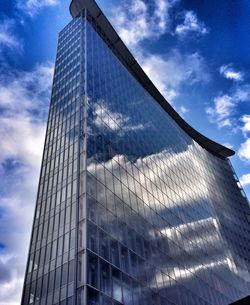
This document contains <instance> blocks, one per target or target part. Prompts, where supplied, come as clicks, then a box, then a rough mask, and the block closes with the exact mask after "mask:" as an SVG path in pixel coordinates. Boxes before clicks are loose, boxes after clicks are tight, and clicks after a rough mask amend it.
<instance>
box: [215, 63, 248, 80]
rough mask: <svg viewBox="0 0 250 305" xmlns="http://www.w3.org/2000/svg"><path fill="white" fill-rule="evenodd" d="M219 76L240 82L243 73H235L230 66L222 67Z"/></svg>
mask: <svg viewBox="0 0 250 305" xmlns="http://www.w3.org/2000/svg"><path fill="white" fill-rule="evenodd" d="M220 74H221V75H222V76H224V77H225V78H227V79H231V80H234V81H242V80H243V73H242V72H240V71H236V69H234V68H233V66H232V64H229V65H224V66H221V67H220Z"/></svg>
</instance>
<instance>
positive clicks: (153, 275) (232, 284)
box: [86, 16, 250, 305]
mask: <svg viewBox="0 0 250 305" xmlns="http://www.w3.org/2000/svg"><path fill="white" fill-rule="evenodd" d="M86 35H87V36H86V37H87V48H86V50H87V66H86V69H87V99H88V101H87V131H88V132H87V177H86V182H87V189H86V191H87V282H88V288H87V300H88V301H87V304H88V305H89V304H91V305H92V304H113V305H118V304H124V305H132V304H133V305H139V304H140V305H152V304H154V305H163V304H164V305H167V304H178V305H191V304H199V305H205V304H206V305H208V304H213V305H226V304H229V303H230V302H231V301H232V300H236V299H239V298H241V297H243V296H245V295H246V294H247V293H249V282H248V281H249V271H248V268H247V264H246V262H245V260H244V258H243V257H244V256H242V259H240V262H237V259H236V258H237V257H239V255H238V254H239V253H241V252H245V257H247V255H246V254H248V257H249V253H250V252H249V223H248V222H247V219H246V217H245V215H244V213H243V209H241V207H240V206H239V205H240V203H241V204H243V205H245V206H246V205H247V201H246V199H245V198H244V197H243V195H242V194H241V192H240V189H239V188H238V187H237V184H236V181H235V178H234V176H233V172H232V169H231V167H230V164H229V163H228V161H227V160H222V159H219V158H218V157H215V156H214V155H212V154H211V153H209V152H208V151H206V150H205V149H203V148H202V147H201V146H199V145H198V144H197V143H195V142H194V141H193V140H192V139H191V138H190V137H189V136H188V135H187V134H186V133H185V132H184V131H183V130H182V129H181V128H180V127H179V126H178V125H177V124H176V123H175V122H174V121H173V120H172V119H171V118H170V117H169V115H168V114H167V113H166V112H165V111H164V110H163V109H162V108H161V107H160V105H159V104H158V103H157V102H156V101H155V100H154V99H153V98H152V97H151V96H150V95H149V94H148V93H147V92H146V90H145V89H144V88H143V87H142V86H141V85H140V84H139V83H138V82H137V81H136V80H135V79H134V77H133V76H132V75H131V74H130V73H129V72H128V71H127V69H126V67H124V65H122V63H121V62H120V61H119V60H118V58H117V57H116V56H115V54H114V53H113V52H112V50H111V48H112V47H110V46H109V42H108V41H107V40H106V38H105V37H104V35H103V34H102V31H101V29H100V28H99V27H98V26H97V25H96V23H95V21H94V20H92V18H91V16H88V21H87V24H86ZM234 224H237V226H234ZM245 230H248V235H247V231H245ZM234 234H235V235H234ZM236 234H237V239H235V240H234V237H235V238H236ZM241 234H242V236H244V238H243V239H240V235H241ZM244 239H245V242H244ZM236 240H237V242H236ZM236 248H237V250H236ZM244 248H246V249H244ZM248 266H249V265H248Z"/></svg>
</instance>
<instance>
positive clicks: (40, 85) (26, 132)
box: [0, 0, 250, 305]
mask: <svg viewBox="0 0 250 305" xmlns="http://www.w3.org/2000/svg"><path fill="white" fill-rule="evenodd" d="M69 2H70V1H69V0H0V305H18V304H20V298H21V291H22V285H23V276H24V270H25V265H26V261H27V252H28V245H29V239H30V234H31V225H32V218H33V214H34V208H35V199H36V192H37V185H38V177H39V171H40V165H41V158H42V151H43V143H44V136H45V127H46V120H47V115H48V107H49V99H50V91H51V85H52V77H53V68H54V62H55V56H56V45H57V35H58V32H59V31H60V30H61V29H62V28H63V27H64V26H65V25H66V24H67V23H68V22H69V21H70V20H71V17H70V14H69V11H68V7H69ZM97 3H98V4H99V6H100V8H101V9H102V10H103V11H104V13H105V14H106V16H107V17H108V18H109V19H110V21H111V22H112V24H113V26H114V27H115V29H116V30H117V31H118V33H119V34H120V36H121V38H122V39H123V41H124V42H125V43H126V45H127V46H128V48H129V49H130V51H131V52H132V53H133V55H134V56H135V58H136V59H137V60H138V62H139V63H140V65H141V66H142V67H143V69H144V71H145V72H146V73H147V74H148V76H149V77H150V79H151V80H152V81H153V83H154V84H155V85H156V87H157V88H158V89H159V90H160V91H161V93H162V94H163V95H164V96H165V98H166V99H167V100H168V101H169V102H170V103H171V104H172V106H173V107H174V108H175V109H176V110H177V111H178V112H179V113H180V114H181V115H182V116H183V117H184V118H185V120H187V122H188V123H189V124H191V125H192V126H193V127H194V128H196V129H197V130H199V131H200V132H201V133H203V134H205V135H206V136H208V137H209V138H211V139H213V140H215V141H217V142H219V143H221V144H224V145H226V146H227V147H229V148H232V149H233V150H235V151H236V154H235V156H233V157H232V158H230V159H231V162H232V164H233V166H234V168H235V171H236V173H237V175H238V177H239V179H240V181H241V184H242V186H243V187H244V189H245V191H246V194H247V195H248V197H249V198H250V33H249V32H250V18H249V16H250V1H248V0H241V1H228V0H220V1H218V0H210V1H205V0H201V1H196V0H126V1H125V0H123V1H122V0H110V1H104V0H99V1H97Z"/></svg>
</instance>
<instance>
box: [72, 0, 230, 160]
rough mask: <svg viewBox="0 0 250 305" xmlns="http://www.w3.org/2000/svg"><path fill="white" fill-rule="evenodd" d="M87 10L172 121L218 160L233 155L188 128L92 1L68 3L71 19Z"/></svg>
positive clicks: (111, 44)
mask: <svg viewBox="0 0 250 305" xmlns="http://www.w3.org/2000/svg"><path fill="white" fill-rule="evenodd" d="M85 8H86V9H87V10H88V12H89V13H90V14H91V16H92V17H93V18H94V19H95V21H96V23H97V24H98V25H99V26H100V28H101V29H102V31H103V32H104V34H105V36H106V37H107V40H108V41H109V45H108V46H109V47H110V48H111V49H112V50H113V52H114V53H115V54H116V56H117V57H118V58H119V60H120V61H121V62H122V63H123V64H124V65H125V66H126V68H127V69H128V70H129V72H130V73H131V74H132V75H133V76H134V77H135V78H136V80H137V81H138V82H139V83H140V84H141V85H142V86H143V87H144V88H145V89H146V90H147V92H148V93H149V94H150V95H151V96H152V97H153V98H154V99H155V100H156V101H157V102H158V104H160V105H161V107H162V108H163V109H164V110H165V111H166V112H167V113H168V114H169V115H170V116H171V117H172V119H173V120H174V121H175V122H176V123H177V124H178V125H179V126H180V127H181V128H182V129H183V130H184V131H185V132H186V133H187V134H188V135H189V136H190V137H191V138H192V139H193V140H195V141H196V142H197V143H198V144H199V145H200V146H201V147H203V148H204V149H206V150H207V151H209V152H210V153H212V154H214V155H216V156H217V157H219V158H222V159H226V158H228V157H230V156H233V155H234V154H235V151H233V150H232V149H229V148H227V147H225V146H223V145H221V144H219V143H217V142H215V141H213V140H211V139H209V138H208V137H206V136H204V135H203V134H201V133H200V132H199V131H197V130H196V129H194V128H193V127H192V126H190V125H189V124H188V123H187V122H186V121H185V120H184V119H183V118H182V117H181V116H180V115H179V114H178V112H177V111H175V110H174V108H173V107H172V106H171V105H170V104H169V103H168V101H167V100H166V99H165V98H164V97H163V95H162V94H161V93H160V92H159V90H158V89H157V88H156V87H155V85H154V84H153V82H152V81H151V80H150V79H149V77H148V76H147V75H146V73H145V72H144V71H143V69H142V68H141V66H140V65H139V64H138V62H137V61H136V59H135V58H134V56H133V55H132V54H131V52H130V51H129V50H128V48H127V47H126V45H125V44H124V43H123V41H122V40H121V38H120V37H119V35H118V34H117V32H116V31H115V29H114V28H113V26H112V25H111V23H110V22H109V21H108V19H107V18H106V16H105V15H104V14H103V12H102V10H101V9H100V8H99V6H98V5H97V3H96V2H95V1H94V0H72V1H71V3H70V7H69V10H70V13H71V16H72V17H73V18H75V17H77V16H79V15H80V14H81V12H82V10H83V9H85Z"/></svg>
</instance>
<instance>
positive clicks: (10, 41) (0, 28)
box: [0, 18, 20, 49]
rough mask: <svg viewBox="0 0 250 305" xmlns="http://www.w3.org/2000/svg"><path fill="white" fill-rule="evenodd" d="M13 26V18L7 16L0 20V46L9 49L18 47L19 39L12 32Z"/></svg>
mask: <svg viewBox="0 0 250 305" xmlns="http://www.w3.org/2000/svg"><path fill="white" fill-rule="evenodd" d="M14 27H15V22H14V20H12V19H9V18H6V19H3V20H0V47H7V48H11V49H13V48H17V47H20V42H19V39H18V38H17V36H16V35H15V33H14Z"/></svg>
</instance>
